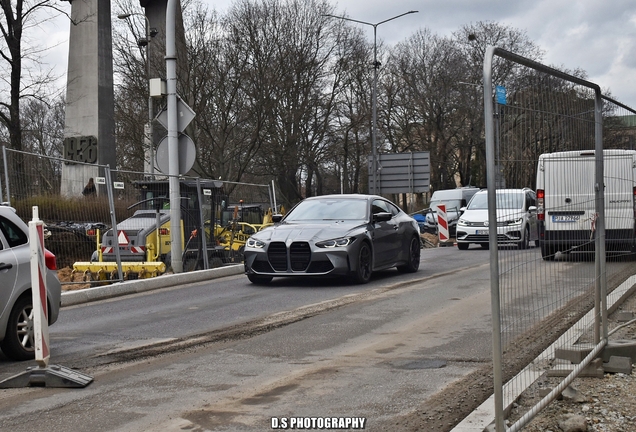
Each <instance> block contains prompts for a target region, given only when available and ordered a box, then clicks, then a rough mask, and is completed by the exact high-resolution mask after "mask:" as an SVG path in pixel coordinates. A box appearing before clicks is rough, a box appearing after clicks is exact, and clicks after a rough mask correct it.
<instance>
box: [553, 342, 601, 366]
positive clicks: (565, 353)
mask: <svg viewBox="0 0 636 432" xmlns="http://www.w3.org/2000/svg"><path fill="white" fill-rule="evenodd" d="M593 349H594V345H592V344H581V345H572V346H571V347H569V348H557V349H556V350H554V357H555V358H557V359H561V360H568V361H570V362H571V363H576V364H579V363H581V362H582V361H583V359H584V358H585V357H587V355H588V354H589V353H591V352H592V350H593Z"/></svg>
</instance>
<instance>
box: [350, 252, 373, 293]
mask: <svg viewBox="0 0 636 432" xmlns="http://www.w3.org/2000/svg"><path fill="white" fill-rule="evenodd" d="M372 263H373V260H372V258H371V247H370V246H369V243H367V242H363V243H362V245H360V249H359V250H358V265H357V267H356V268H355V269H354V270H353V276H352V277H353V281H354V282H355V283H358V284H365V283H367V282H369V280H370V279H371V269H372Z"/></svg>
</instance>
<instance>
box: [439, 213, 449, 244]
mask: <svg viewBox="0 0 636 432" xmlns="http://www.w3.org/2000/svg"><path fill="white" fill-rule="evenodd" d="M437 234H438V236H439V242H440V243H445V242H447V241H448V240H449V237H450V234H449V233H448V219H447V217H446V204H440V205H438V206H437Z"/></svg>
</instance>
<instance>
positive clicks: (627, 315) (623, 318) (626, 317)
mask: <svg viewBox="0 0 636 432" xmlns="http://www.w3.org/2000/svg"><path fill="white" fill-rule="evenodd" d="M633 319H634V312H629V311H621V312H618V313H616V321H618V322H627V321H631V320H633Z"/></svg>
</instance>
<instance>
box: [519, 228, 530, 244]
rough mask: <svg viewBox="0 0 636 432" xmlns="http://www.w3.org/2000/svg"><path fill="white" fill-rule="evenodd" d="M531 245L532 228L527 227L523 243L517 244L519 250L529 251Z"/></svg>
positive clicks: (524, 231)
mask: <svg viewBox="0 0 636 432" xmlns="http://www.w3.org/2000/svg"><path fill="white" fill-rule="evenodd" d="M529 245H530V228H528V227H527V226H526V229H525V230H523V237H522V238H521V241H519V242H517V249H528V246H529Z"/></svg>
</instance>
